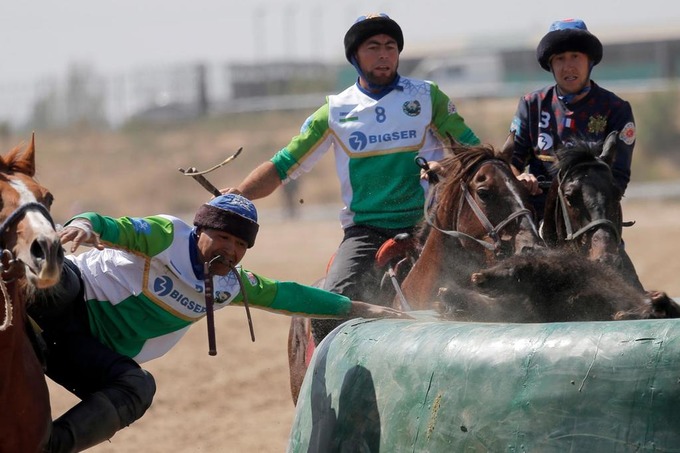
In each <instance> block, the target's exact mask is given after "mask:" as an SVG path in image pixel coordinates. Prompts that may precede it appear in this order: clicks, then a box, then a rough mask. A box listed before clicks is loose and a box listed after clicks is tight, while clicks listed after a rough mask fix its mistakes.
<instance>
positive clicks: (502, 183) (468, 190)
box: [395, 144, 543, 309]
mask: <svg viewBox="0 0 680 453" xmlns="http://www.w3.org/2000/svg"><path fill="white" fill-rule="evenodd" d="M440 164H441V166H442V169H443V171H442V174H443V178H442V180H441V181H440V182H439V183H438V184H437V185H436V186H435V189H434V190H435V191H434V192H433V193H432V194H431V197H430V200H431V201H432V202H433V205H432V206H431V207H430V208H429V209H428V210H427V212H426V214H425V220H426V222H427V225H428V226H429V233H428V234H427V238H426V240H425V243H424V245H423V249H422V252H421V254H420V256H419V257H418V259H417V260H416V262H415V264H414V265H413V268H412V269H411V271H410V272H409V273H408V275H407V276H406V278H405V279H404V282H403V284H402V290H403V293H404V297H405V298H406V300H408V302H409V303H410V304H411V306H412V307H413V308H414V309H427V308H431V304H432V302H433V301H434V298H435V295H436V294H437V290H438V288H440V287H449V286H452V285H453V286H462V287H465V286H469V278H470V275H471V274H472V272H474V271H476V270H479V269H482V268H485V267H487V266H489V265H492V264H494V263H496V262H497V261H498V260H500V259H503V258H505V257H508V256H511V255H514V254H516V253H522V252H525V251H528V250H531V249H533V248H535V247H542V246H543V242H542V240H541V239H540V238H539V235H538V232H537V229H536V227H535V223H534V213H533V211H532V208H531V207H530V203H529V199H528V193H527V191H526V189H525V187H524V186H523V185H522V184H521V183H520V182H519V181H518V180H517V178H516V177H515V176H514V174H513V173H512V170H511V168H510V164H509V160H508V156H507V155H503V154H500V153H498V152H496V150H495V149H494V148H493V147H491V146H474V147H470V146H460V145H456V144H452V146H451V156H449V157H447V158H445V159H444V160H442V161H441V162H440ZM396 302H397V301H396V300H395V306H397V305H396Z"/></svg>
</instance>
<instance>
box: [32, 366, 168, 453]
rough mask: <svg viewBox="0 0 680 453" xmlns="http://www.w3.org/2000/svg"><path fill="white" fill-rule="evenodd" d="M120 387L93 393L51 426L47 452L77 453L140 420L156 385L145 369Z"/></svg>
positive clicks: (122, 380)
mask: <svg viewBox="0 0 680 453" xmlns="http://www.w3.org/2000/svg"><path fill="white" fill-rule="evenodd" d="M118 383H119V384H120V385H119V386H116V387H109V388H107V389H104V390H102V391H99V392H96V393H93V394H92V395H90V396H88V397H87V398H85V399H83V400H82V401H81V402H80V403H78V404H77V405H75V406H74V407H73V408H71V409H70V410H69V411H68V412H66V413H65V414H64V415H62V416H61V417H59V418H58V419H56V420H55V421H54V422H53V423H52V433H51V435H50V440H49V444H48V446H47V447H46V449H45V453H75V452H79V451H83V450H85V449H87V448H90V447H93V446H95V445H97V444H99V443H101V442H104V441H106V440H108V439H110V438H111V437H113V435H114V434H115V433H116V432H117V431H119V430H120V429H122V428H124V427H125V426H128V425H130V424H131V423H132V422H134V421H135V420H137V419H139V418H140V417H141V416H142V415H144V412H146V409H148V407H149V406H150V405H151V401H152V400H153V395H154V393H155V391H156V385H155V382H154V380H153V377H152V376H151V374H149V373H147V372H146V371H144V370H142V369H138V370H132V371H131V372H128V373H126V374H125V375H123V376H121V377H120V379H119V381H118Z"/></svg>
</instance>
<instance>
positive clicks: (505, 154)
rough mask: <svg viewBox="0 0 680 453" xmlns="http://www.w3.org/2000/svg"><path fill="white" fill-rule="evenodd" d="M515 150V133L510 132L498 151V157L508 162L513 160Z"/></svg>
mask: <svg viewBox="0 0 680 453" xmlns="http://www.w3.org/2000/svg"><path fill="white" fill-rule="evenodd" d="M514 151H515V133H514V132H510V133H509V134H508V138H507V139H505V143H503V147H502V148H501V149H500V151H498V152H496V157H498V158H500V159H503V160H504V161H506V162H507V163H511V162H512V153H513V152H514Z"/></svg>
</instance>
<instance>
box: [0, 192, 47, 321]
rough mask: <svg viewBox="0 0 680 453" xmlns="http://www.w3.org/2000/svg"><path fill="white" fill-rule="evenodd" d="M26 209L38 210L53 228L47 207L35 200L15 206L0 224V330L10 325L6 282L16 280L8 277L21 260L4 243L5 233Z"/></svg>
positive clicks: (8, 296) (9, 303) (10, 310)
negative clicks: (0, 304)
mask: <svg viewBox="0 0 680 453" xmlns="http://www.w3.org/2000/svg"><path fill="white" fill-rule="evenodd" d="M28 211H38V212H39V213H41V214H42V215H43V216H45V218H46V219H47V220H49V221H50V224H51V225H52V228H54V220H52V216H51V215H50V212H49V211H48V210H47V208H46V207H45V206H44V205H42V204H40V203H38V202H35V201H32V202H29V203H24V204H22V205H21V206H19V207H18V208H16V209H15V210H14V211H13V212H12V213H11V214H10V215H9V216H7V218H6V219H5V221H4V222H2V224H0V292H1V293H2V297H3V299H5V319H4V320H3V321H2V324H0V331H3V330H7V328H9V326H11V325H12V311H13V310H12V299H11V297H10V295H9V291H8V290H7V284H9V283H12V282H13V281H15V280H16V276H15V277H10V276H11V275H12V273H13V271H14V270H15V266H16V265H17V264H18V263H20V262H21V260H19V259H17V258H16V257H15V256H14V253H13V252H12V251H11V250H9V249H8V248H7V247H6V245H5V239H4V238H5V233H7V231H8V230H9V228H10V227H12V226H14V224H16V222H17V221H18V220H19V218H20V217H22V216H23V215H25V214H26V213H27V212H28Z"/></svg>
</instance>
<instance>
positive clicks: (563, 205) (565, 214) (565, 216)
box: [555, 159, 621, 244]
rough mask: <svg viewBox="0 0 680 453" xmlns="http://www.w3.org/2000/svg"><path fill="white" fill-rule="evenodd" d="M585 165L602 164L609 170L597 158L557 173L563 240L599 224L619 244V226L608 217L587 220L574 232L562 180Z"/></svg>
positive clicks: (577, 235)
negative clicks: (613, 236) (564, 232)
mask: <svg viewBox="0 0 680 453" xmlns="http://www.w3.org/2000/svg"><path fill="white" fill-rule="evenodd" d="M586 166H604V167H605V168H606V169H607V171H609V170H610V168H609V165H607V164H606V163H605V162H603V161H601V160H600V159H597V160H596V161H594V162H581V163H580V164H576V165H574V166H573V167H571V168H569V169H568V171H566V172H565V173H564V174H562V171H559V172H558V173H557V200H558V203H557V204H558V205H559V206H560V210H559V212H560V213H561V214H562V221H563V222H564V228H565V229H566V233H567V235H566V237H565V238H564V240H566V241H573V240H575V239H578V238H579V237H580V236H582V235H583V234H585V233H587V232H589V231H591V230H594V229H596V228H598V227H600V226H605V227H609V228H610V229H611V230H612V231H613V232H614V235H615V237H616V243H617V244H620V243H621V233H620V230H619V227H618V226H617V225H616V223H614V222H613V221H611V220H609V219H595V220H591V221H590V222H588V223H587V224H586V225H584V226H583V227H581V228H579V229H578V230H577V231H575V232H574V227H573V225H572V223H571V220H570V218H569V211H567V199H566V197H565V196H564V191H563V189H562V185H563V183H564V181H565V180H566V178H567V176H568V175H569V174H570V173H571V172H573V170H575V169H576V168H579V167H586ZM558 215H559V213H558V212H556V213H555V216H556V217H557V216H558Z"/></svg>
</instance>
